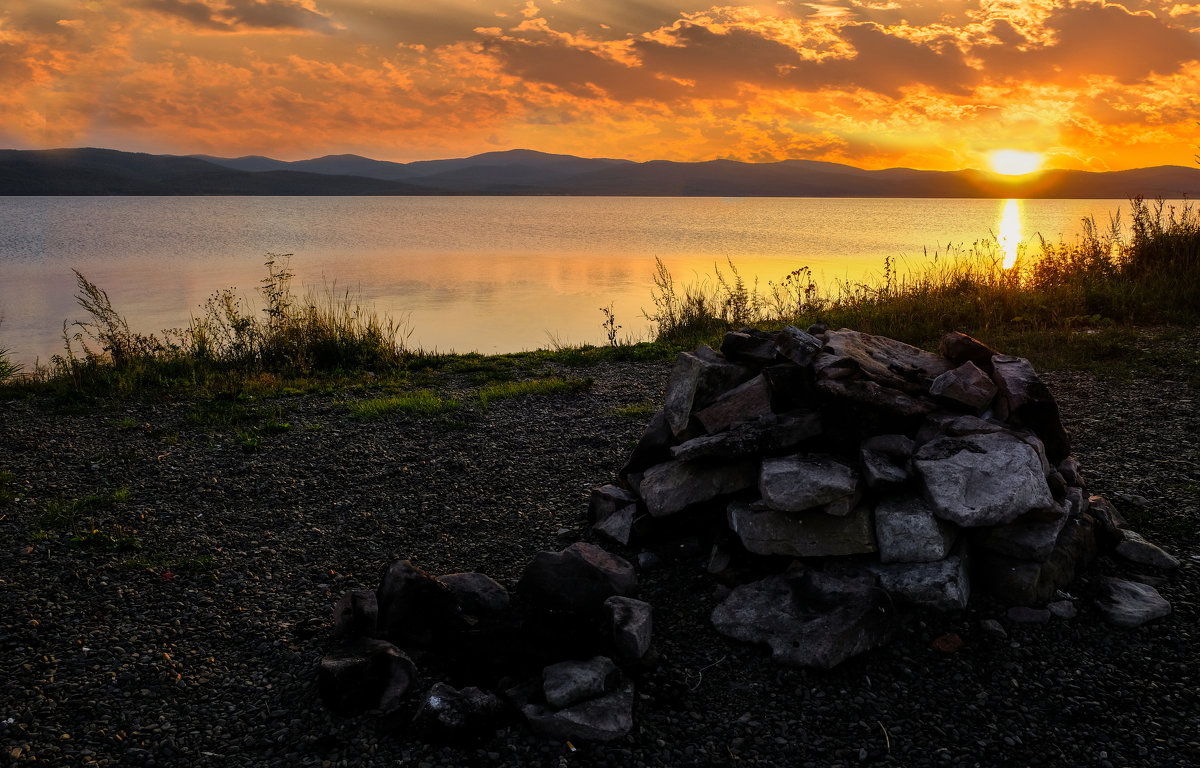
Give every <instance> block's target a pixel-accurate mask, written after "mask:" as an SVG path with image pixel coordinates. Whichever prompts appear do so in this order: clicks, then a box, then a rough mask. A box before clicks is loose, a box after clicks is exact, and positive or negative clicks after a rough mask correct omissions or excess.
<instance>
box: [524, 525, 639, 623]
mask: <svg viewBox="0 0 1200 768" xmlns="http://www.w3.org/2000/svg"><path fill="white" fill-rule="evenodd" d="M636 590H637V577H636V576H635V575H634V572H633V566H632V565H630V564H629V562H628V561H626V560H624V559H622V558H620V557H617V556H616V555H613V554H609V553H608V552H605V551H604V550H603V549H601V548H600V547H597V546H596V545H594V544H588V543H586V542H582V541H580V542H576V543H575V544H572V545H571V546H569V547H567V548H566V549H564V550H562V551H561V552H538V553H537V554H536V555H534V556H533V560H532V561H530V563H529V565H527V566H526V567H525V572H524V573H523V574H522V575H521V580H520V581H519V582H518V583H517V591H518V592H519V593H520V594H521V596H522V597H526V598H528V599H531V600H533V601H534V602H536V603H538V604H541V605H546V606H548V607H552V608H563V609H567V610H571V611H575V612H578V613H591V612H596V613H599V611H600V610H601V608H602V606H603V604H604V601H605V600H607V599H608V598H609V597H612V596H613V595H624V596H630V595H632V594H633V593H634V592H635V591H636Z"/></svg>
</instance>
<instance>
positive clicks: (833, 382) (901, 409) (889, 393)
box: [817, 378, 936, 420]
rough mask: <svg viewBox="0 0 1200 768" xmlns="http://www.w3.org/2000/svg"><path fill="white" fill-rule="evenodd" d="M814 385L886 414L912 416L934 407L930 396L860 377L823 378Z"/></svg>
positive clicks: (903, 416)
mask: <svg viewBox="0 0 1200 768" xmlns="http://www.w3.org/2000/svg"><path fill="white" fill-rule="evenodd" d="M817 389H818V390H820V391H821V392H823V393H824V394H826V395H829V396H830V397H833V398H835V399H836V400H840V401H842V402H843V403H849V404H850V405H852V407H866V408H869V409H871V410H872V411H875V412H878V413H881V414H883V415H886V416H892V417H898V418H903V419H912V420H915V419H917V418H918V417H924V416H925V415H926V414H928V413H930V412H932V411H933V410H934V409H935V408H936V406H935V405H934V403H933V402H932V401H931V400H927V399H923V398H921V397H919V396H916V395H911V394H908V393H906V392H902V391H900V390H899V389H893V388H892V387H889V386H885V385H883V384H879V383H878V382H874V381H869V380H863V379H830V378H826V379H822V380H820V381H818V382H817Z"/></svg>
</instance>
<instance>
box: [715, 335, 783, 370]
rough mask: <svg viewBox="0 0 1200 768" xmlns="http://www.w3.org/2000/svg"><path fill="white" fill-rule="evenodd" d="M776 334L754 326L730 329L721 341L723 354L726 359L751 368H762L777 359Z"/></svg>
mask: <svg viewBox="0 0 1200 768" xmlns="http://www.w3.org/2000/svg"><path fill="white" fill-rule="evenodd" d="M776 336H777V334H774V333H766V332H763V331H756V330H754V329H753V328H743V329H742V330H740V331H730V332H729V333H726V334H725V338H724V339H722V341H721V354H722V355H724V356H725V359H726V360H730V361H732V362H735V363H740V364H742V365H747V366H750V367H751V368H762V367H763V366H765V365H770V364H771V363H772V362H774V361H775V357H776V354H775V337H776Z"/></svg>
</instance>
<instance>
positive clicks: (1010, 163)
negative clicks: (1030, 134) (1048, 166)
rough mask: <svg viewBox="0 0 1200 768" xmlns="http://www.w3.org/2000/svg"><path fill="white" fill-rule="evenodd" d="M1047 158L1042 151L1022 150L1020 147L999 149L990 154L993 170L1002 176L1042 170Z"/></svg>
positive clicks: (1020, 174) (989, 158)
mask: <svg viewBox="0 0 1200 768" xmlns="http://www.w3.org/2000/svg"><path fill="white" fill-rule="evenodd" d="M1043 160H1045V158H1044V157H1043V156H1042V153H1041V152H1022V151H1021V150H1019V149H997V150H996V151H995V152H992V153H991V154H990V155H988V162H989V163H991V166H992V170H993V171H995V172H996V173H998V174H1000V175H1001V176H1022V175H1024V174H1026V173H1033V172H1034V171H1037V170H1040V169H1041V167H1042V161H1043Z"/></svg>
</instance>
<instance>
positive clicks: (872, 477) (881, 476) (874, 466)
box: [859, 435, 917, 491]
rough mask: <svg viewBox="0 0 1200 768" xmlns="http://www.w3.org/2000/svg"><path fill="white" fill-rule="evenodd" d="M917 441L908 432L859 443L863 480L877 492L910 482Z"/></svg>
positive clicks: (877, 436) (875, 437) (881, 436)
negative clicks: (912, 459) (910, 462)
mask: <svg viewBox="0 0 1200 768" xmlns="http://www.w3.org/2000/svg"><path fill="white" fill-rule="evenodd" d="M916 450H917V444H916V443H915V442H913V440H912V438H909V437H907V436H905V435H876V436H874V437H869V438H867V439H866V440H864V441H863V442H862V444H861V445H860V446H859V459H860V461H861V462H862V469H863V479H864V480H866V482H867V487H869V488H871V489H873V490H876V491H885V490H890V489H894V488H899V487H900V486H902V485H904V484H905V483H907V482H908V478H909V470H908V463H909V459H911V458H912V455H913V453H915V452H916Z"/></svg>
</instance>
